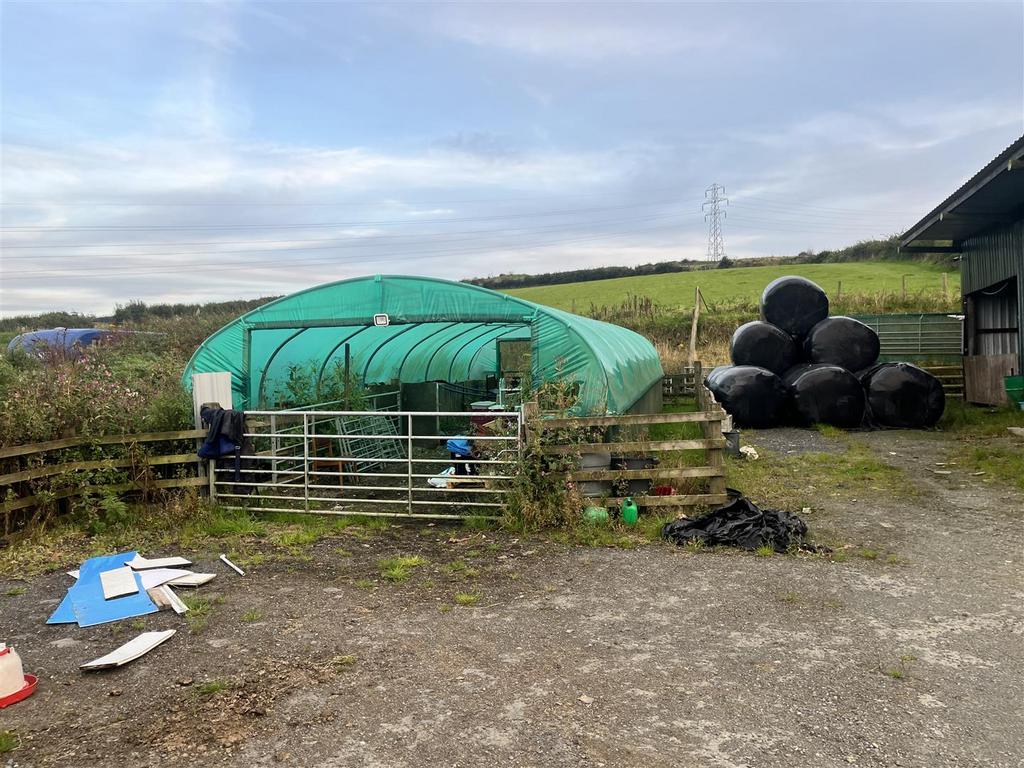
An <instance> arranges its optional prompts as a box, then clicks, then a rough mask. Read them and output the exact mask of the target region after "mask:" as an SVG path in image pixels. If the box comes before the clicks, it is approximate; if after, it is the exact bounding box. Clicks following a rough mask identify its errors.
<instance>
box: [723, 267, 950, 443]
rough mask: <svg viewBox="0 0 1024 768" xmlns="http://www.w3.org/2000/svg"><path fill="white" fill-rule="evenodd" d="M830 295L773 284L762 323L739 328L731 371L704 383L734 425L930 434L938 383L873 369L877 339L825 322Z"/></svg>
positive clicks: (941, 403)
mask: <svg viewBox="0 0 1024 768" xmlns="http://www.w3.org/2000/svg"><path fill="white" fill-rule="evenodd" d="M828 309H829V305H828V296H826V295H825V292H824V291H823V290H822V289H821V288H819V287H818V286H817V285H815V284H814V283H812V282H811V281H810V280H807V279H805V278H802V277H796V276H788V277H780V278H778V279H777V280H773V281H772V282H771V283H769V284H768V286H767V287H766V288H765V289H764V293H763V294H762V295H761V319H760V320H754V321H752V322H749V323H745V324H744V325H741V326H740V327H739V328H737V329H736V332H735V333H734V334H733V336H732V341H731V343H730V345H729V353H730V356H731V357H732V361H733V365H723V366H719V367H717V368H715V369H714V370H712V371H711V373H709V374H708V376H707V378H706V379H705V383H706V384H707V386H708V389H710V390H711V392H712V393H713V394H714V395H715V399H717V400H718V401H719V402H720V403H721V404H722V407H723V408H725V410H726V412H728V413H729V414H730V415H732V417H733V419H734V421H735V422H736V423H737V424H738V425H739V426H744V427H756V428H764V427H773V426H778V425H781V424H798V425H804V426H809V425H811V424H831V425H833V426H837V427H844V428H850V427H860V426H883V427H903V428H921V427H930V426H932V425H934V424H935V422H937V421H938V420H939V417H940V416H942V411H943V409H944V408H945V394H944V392H943V390H942V385H941V384H940V383H939V381H938V379H936V378H935V377H934V376H932V375H931V374H930V373H928V372H927V371H924V370H922V369H921V368H918V367H917V366H916V365H911V364H910V363H878V362H877V361H878V353H879V341H878V334H876V333H875V332H874V331H873V330H872V329H871V328H869V327H868V326H866V325H865V324H864V323H862V322H860V321H859V320H854V319H853V318H852V317H843V316H836V317H829V314H828Z"/></svg>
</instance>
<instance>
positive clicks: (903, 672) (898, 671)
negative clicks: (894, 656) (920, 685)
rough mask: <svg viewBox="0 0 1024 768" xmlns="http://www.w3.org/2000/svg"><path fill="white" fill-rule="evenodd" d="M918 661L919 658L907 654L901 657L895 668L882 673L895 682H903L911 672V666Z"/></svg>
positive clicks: (884, 670)
mask: <svg viewBox="0 0 1024 768" xmlns="http://www.w3.org/2000/svg"><path fill="white" fill-rule="evenodd" d="M915 661H917V656H912V655H911V654H909V653H907V654H904V655H903V656H900V660H899V661H898V662H897V663H896V666H894V667H888V668H886V669H883V670H882V671H883V672H884V673H885V674H886V675H887V676H889V677H891V678H892V679H893V680H903V679H904V678H905V677H906V676H907V673H908V672H909V671H910V665H911V664H913V663H914V662H915Z"/></svg>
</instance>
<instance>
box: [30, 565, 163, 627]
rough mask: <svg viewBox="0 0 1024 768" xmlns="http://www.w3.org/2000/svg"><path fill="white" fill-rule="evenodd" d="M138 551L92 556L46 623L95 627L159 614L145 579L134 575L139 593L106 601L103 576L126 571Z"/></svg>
mask: <svg viewBox="0 0 1024 768" xmlns="http://www.w3.org/2000/svg"><path fill="white" fill-rule="evenodd" d="M137 554H138V553H137V552H122V553H120V554H117V555H106V556H104V557H92V558H89V559H88V560H86V561H85V562H84V563H82V567H81V568H80V569H79V571H78V580H77V581H76V582H75V583H74V584H73V585H72V586H71V588H70V589H69V590H68V592H67V594H66V595H65V596H64V599H63V600H62V601H61V603H60V605H58V606H57V610H55V611H54V612H53V615H52V616H50V618H49V619H47V620H46V623H47V624H74V623H77V624H78V626H80V627H92V626H95V625H97V624H106V623H108V622H111V621H119V620H120V619H130V618H132V617H133V616H143V615H145V614H147V613H156V612H157V611H158V610H160V609H159V608H157V606H156V603H154V602H153V601H152V600H150V598H149V595H148V594H147V593H146V590H145V589H143V587H142V577H141V576H140V575H139V574H137V573H136V574H135V583H136V584H137V585H138V587H139V591H138V592H137V593H135V594H133V595H125V596H124V597H115V598H113V599H112V600H105V599H104V598H103V585H102V584H101V583H100V574H101V573H103V572H104V571H112V570H114V569H115V568H123V567H124V564H125V562H127V561H128V560H131V559H132V558H134V557H135V556H136V555H137Z"/></svg>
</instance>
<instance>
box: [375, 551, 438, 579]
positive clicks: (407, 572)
mask: <svg viewBox="0 0 1024 768" xmlns="http://www.w3.org/2000/svg"><path fill="white" fill-rule="evenodd" d="M426 562H427V559H426V558H425V557H420V556H419V555H411V556H404V557H389V558H387V559H386V560H378V561H377V567H378V568H379V569H380V576H381V578H382V579H387V580H388V581H390V582H392V583H395V584H399V583H401V582H403V581H406V580H408V578H409V576H411V575H412V574H411V571H412V569H413V568H419V567H420V566H421V565H425V564H426Z"/></svg>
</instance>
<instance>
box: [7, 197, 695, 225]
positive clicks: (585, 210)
mask: <svg viewBox="0 0 1024 768" xmlns="http://www.w3.org/2000/svg"><path fill="white" fill-rule="evenodd" d="M672 204H676V205H678V201H663V202H658V203H649V202H648V203H633V204H629V205H608V206H597V207H593V208H569V209H565V210H561V211H532V212H530V213H507V214H500V215H494V216H468V217H460V218H450V219H418V220H417V219H414V218H405V219H385V220H378V221H333V222H308V223H303V224H296V223H292V224H163V225H161V224H145V225H142V224H139V225H132V224H108V225H101V224H96V225H80V226H66V227H45V226H28V225H24V226H15V225H11V226H4V227H0V230H3V231H6V232H163V231H195V230H210V229H214V230H216V229H232V230H233V229H313V228H322V227H360V226H363V227H365V226H379V225H385V224H419V223H422V224H452V223H459V222H465V221H500V220H505V219H523V218H534V217H544V216H571V215H574V214H578V213H601V212H603V211H621V210H630V209H636V208H647V207H653V206H659V205H672Z"/></svg>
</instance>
